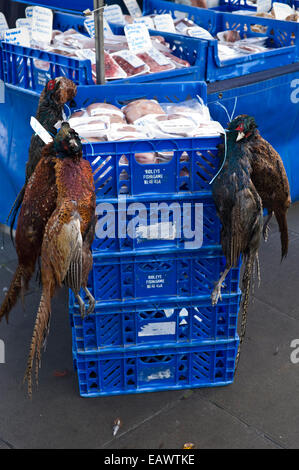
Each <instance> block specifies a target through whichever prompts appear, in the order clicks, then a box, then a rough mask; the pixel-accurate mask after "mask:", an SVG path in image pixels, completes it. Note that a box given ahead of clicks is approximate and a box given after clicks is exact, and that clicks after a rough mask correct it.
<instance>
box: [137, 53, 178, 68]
mask: <svg viewBox="0 0 299 470" xmlns="http://www.w3.org/2000/svg"><path fill="white" fill-rule="evenodd" d="M137 57H139V58H140V59H141V60H143V62H145V63H146V64H147V65H148V66H149V72H150V73H158V72H165V71H166V70H172V69H174V68H175V65H174V63H173V62H171V61H170V60H169V59H168V58H167V57H166V56H165V55H164V54H162V53H161V52H159V51H158V50H157V49H154V48H152V49H150V50H149V51H147V52H140V53H139V54H137Z"/></svg>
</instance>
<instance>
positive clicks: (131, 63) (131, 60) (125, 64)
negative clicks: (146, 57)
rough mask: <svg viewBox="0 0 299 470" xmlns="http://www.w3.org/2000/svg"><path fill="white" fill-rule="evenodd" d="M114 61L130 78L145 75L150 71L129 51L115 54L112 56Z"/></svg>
mask: <svg viewBox="0 0 299 470" xmlns="http://www.w3.org/2000/svg"><path fill="white" fill-rule="evenodd" d="M112 57H113V59H114V60H115V62H117V63H118V65H119V66H120V67H121V68H122V69H123V70H124V71H125V72H126V74H127V76H128V77H133V76H135V75H140V74H145V73H147V72H148V71H149V67H148V66H147V65H146V64H145V63H144V62H143V61H142V60H141V59H139V57H137V56H136V55H135V54H132V52H130V51H128V50H123V51H119V52H115V53H114V54H112Z"/></svg>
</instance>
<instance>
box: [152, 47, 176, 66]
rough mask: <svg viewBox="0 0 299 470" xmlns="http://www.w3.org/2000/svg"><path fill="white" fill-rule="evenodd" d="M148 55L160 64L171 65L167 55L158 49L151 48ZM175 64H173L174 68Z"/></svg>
mask: <svg viewBox="0 0 299 470" xmlns="http://www.w3.org/2000/svg"><path fill="white" fill-rule="evenodd" d="M147 53H148V55H149V56H150V57H151V58H152V59H154V61H155V62H157V64H159V65H171V61H170V60H169V59H167V57H166V56H165V55H164V54H162V53H161V52H160V51H158V50H157V49H154V48H152V49H150V50H149V51H147ZM174 67H175V66H173V68H174Z"/></svg>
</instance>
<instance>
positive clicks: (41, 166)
mask: <svg viewBox="0 0 299 470" xmlns="http://www.w3.org/2000/svg"><path fill="white" fill-rule="evenodd" d="M54 164H55V154H54V153H53V144H49V145H48V146H46V147H45V148H44V150H43V157H42V159H41V160H40V161H39V163H38V165H37V167H36V170H35V172H34V173H33V175H32V176H31V178H30V179H29V181H28V184H27V186H26V190H25V194H24V200H23V204H22V207H21V210H20V214H19V217H18V224H17V229H16V240H15V244H16V251H17V255H18V267H17V269H16V272H15V275H14V278H13V280H12V281H11V284H10V288H9V290H8V292H7V294H6V296H5V299H4V301H3V303H2V305H1V308H0V321H1V319H2V318H3V316H5V317H6V319H7V321H8V316H9V313H10V310H11V309H12V308H13V306H14V305H15V304H16V302H17V300H18V297H19V295H20V293H21V291H22V293H24V292H25V291H26V290H27V289H28V284H29V281H30V279H31V277H32V275H33V273H34V270H35V266H36V261H37V259H38V257H39V256H40V252H41V246H42V241H43V235H44V230H45V226H46V224H47V222H48V220H49V217H50V215H51V214H52V212H53V210H54V209H55V206H56V198H57V189H56V183H55V169H54Z"/></svg>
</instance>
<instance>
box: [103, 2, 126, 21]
mask: <svg viewBox="0 0 299 470" xmlns="http://www.w3.org/2000/svg"><path fill="white" fill-rule="evenodd" d="M104 16H105V18H106V20H107V21H108V22H109V23H116V24H125V19H124V15H123V13H122V11H121V8H120V6H119V5H108V6H106V7H105V8H104Z"/></svg>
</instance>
